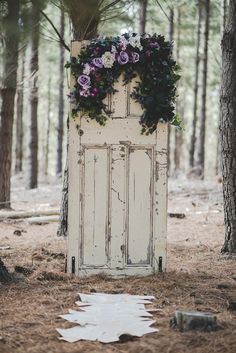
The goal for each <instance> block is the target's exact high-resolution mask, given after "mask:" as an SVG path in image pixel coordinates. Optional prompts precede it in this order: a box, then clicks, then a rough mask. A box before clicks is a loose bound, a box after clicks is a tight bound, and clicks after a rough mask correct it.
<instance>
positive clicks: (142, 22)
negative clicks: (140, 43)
mask: <svg viewBox="0 0 236 353" xmlns="http://www.w3.org/2000/svg"><path fill="white" fill-rule="evenodd" d="M147 4H148V0H140V9H139V33H140V34H144V33H145V28H146V17H147Z"/></svg>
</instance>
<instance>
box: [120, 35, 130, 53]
mask: <svg viewBox="0 0 236 353" xmlns="http://www.w3.org/2000/svg"><path fill="white" fill-rule="evenodd" d="M120 43H121V45H122V47H121V49H122V50H125V49H126V47H127V45H128V44H129V42H128V40H127V39H126V38H125V37H124V36H120Z"/></svg>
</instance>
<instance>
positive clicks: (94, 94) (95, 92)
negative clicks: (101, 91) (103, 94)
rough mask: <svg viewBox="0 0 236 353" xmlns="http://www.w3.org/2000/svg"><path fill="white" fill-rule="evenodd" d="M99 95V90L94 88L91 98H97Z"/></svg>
mask: <svg viewBox="0 0 236 353" xmlns="http://www.w3.org/2000/svg"><path fill="white" fill-rule="evenodd" d="M97 94H98V88H96V87H94V88H93V89H92V90H91V96H92V97H96V95H97Z"/></svg>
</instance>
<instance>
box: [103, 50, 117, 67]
mask: <svg viewBox="0 0 236 353" xmlns="http://www.w3.org/2000/svg"><path fill="white" fill-rule="evenodd" d="M114 61H115V56H114V55H113V54H112V53H110V52H109V51H106V52H105V53H104V54H103V55H102V63H103V66H104V67H105V68H111V67H112V66H113V64H114Z"/></svg>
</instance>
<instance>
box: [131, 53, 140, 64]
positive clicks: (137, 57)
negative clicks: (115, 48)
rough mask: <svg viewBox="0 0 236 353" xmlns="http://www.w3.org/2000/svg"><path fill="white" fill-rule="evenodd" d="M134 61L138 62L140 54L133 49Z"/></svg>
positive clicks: (132, 58)
mask: <svg viewBox="0 0 236 353" xmlns="http://www.w3.org/2000/svg"><path fill="white" fill-rule="evenodd" d="M130 61H131V62H132V63H137V62H138V61H139V54H138V53H136V52H135V51H133V52H132V53H131V60H130Z"/></svg>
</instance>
